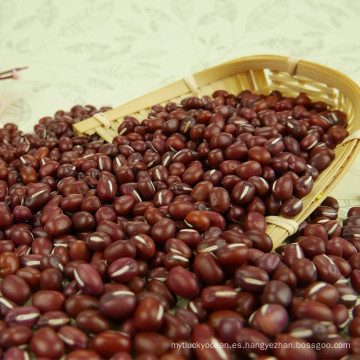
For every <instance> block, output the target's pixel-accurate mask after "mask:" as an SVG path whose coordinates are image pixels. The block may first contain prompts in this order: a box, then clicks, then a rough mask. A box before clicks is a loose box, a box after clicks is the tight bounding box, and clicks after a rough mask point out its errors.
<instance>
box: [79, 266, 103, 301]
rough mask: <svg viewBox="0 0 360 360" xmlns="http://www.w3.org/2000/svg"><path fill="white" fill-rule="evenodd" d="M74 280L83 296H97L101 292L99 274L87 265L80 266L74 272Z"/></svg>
mask: <svg viewBox="0 0 360 360" xmlns="http://www.w3.org/2000/svg"><path fill="white" fill-rule="evenodd" d="M74 278H75V281H76V284H77V286H78V287H79V289H81V290H82V291H83V293H84V294H89V295H99V294H101V293H102V291H103V282H102V279H101V277H100V275H99V273H98V272H97V271H96V270H95V269H94V268H93V267H92V266H91V265H89V264H80V265H78V266H77V267H76V268H75V270H74Z"/></svg>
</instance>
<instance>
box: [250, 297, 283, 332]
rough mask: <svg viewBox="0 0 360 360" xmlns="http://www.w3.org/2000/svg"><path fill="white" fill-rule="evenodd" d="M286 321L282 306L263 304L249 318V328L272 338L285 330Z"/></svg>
mask: <svg viewBox="0 0 360 360" xmlns="http://www.w3.org/2000/svg"><path fill="white" fill-rule="evenodd" d="M288 321H289V316H288V313H287V311H286V309H285V308H284V307H283V306H282V305H279V304H265V305H263V306H262V307H261V308H260V309H258V310H257V311H256V312H255V313H254V314H253V315H252V316H251V319H250V326H251V327H253V328H254V329H256V330H259V331H261V332H262V333H264V334H265V335H267V336H270V337H274V336H276V335H277V334H279V333H282V332H283V331H284V330H285V328H286V327H287V325H288Z"/></svg>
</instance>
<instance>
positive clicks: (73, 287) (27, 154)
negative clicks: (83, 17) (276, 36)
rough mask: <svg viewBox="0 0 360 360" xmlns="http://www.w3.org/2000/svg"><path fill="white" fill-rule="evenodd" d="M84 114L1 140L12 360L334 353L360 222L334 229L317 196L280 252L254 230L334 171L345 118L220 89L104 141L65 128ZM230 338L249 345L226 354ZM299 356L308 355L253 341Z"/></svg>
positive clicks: (2, 338)
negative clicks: (293, 239)
mask: <svg viewBox="0 0 360 360" xmlns="http://www.w3.org/2000/svg"><path fill="white" fill-rule="evenodd" d="M102 110H106V109H102ZM95 112H96V109H95V108H93V107H90V106H88V107H86V108H82V107H80V106H76V107H74V108H73V109H72V110H71V111H70V112H63V111H59V112H57V113H56V114H55V117H54V119H52V118H50V117H46V118H43V119H41V120H40V123H39V124H38V125H36V126H35V134H22V133H21V132H20V131H19V130H18V129H17V127H16V125H13V124H7V125H5V126H4V128H3V129H1V130H0V156H1V160H0V200H1V201H2V202H1V203H0V228H1V231H0V270H1V273H0V276H1V278H2V282H1V285H0V289H1V296H0V315H1V320H0V346H1V347H2V351H3V354H4V356H3V358H4V359H5V360H7V359H14V358H18V359H21V358H26V354H27V353H30V354H33V355H34V356H36V357H46V358H54V359H58V358H61V357H62V356H65V355H66V358H67V359H69V360H71V359H82V358H87V359H102V358H112V359H114V360H115V359H116V360H119V359H122V360H124V359H129V358H130V356H129V355H128V354H129V353H132V354H137V355H140V356H139V357H138V358H139V359H141V358H143V359H157V358H161V359H162V360H166V359H167V360H169V359H180V360H181V359H187V358H194V357H195V356H196V357H197V358H199V359H212V358H221V359H230V358H231V356H232V355H234V357H235V358H236V357H240V358H241V357H244V356H245V357H246V356H247V355H249V354H250V353H256V354H272V353H273V354H275V355H276V356H277V357H278V358H279V359H288V358H291V357H292V356H293V354H295V353H292V352H291V351H293V352H294V351H295V352H299V351H303V352H304V358H305V357H306V356H307V357H308V358H314V356H315V355H314V354H315V353H314V351H313V349H312V348H311V344H314V343H315V344H324V343H327V342H333V343H335V342H338V343H341V344H343V343H344V340H342V337H340V336H339V335H338V332H340V331H341V329H342V326H343V324H345V322H346V320H347V319H348V318H347V317H345V315H344V314H345V307H346V308H351V307H352V306H354V304H355V301H356V293H355V291H354V290H353V289H352V288H351V287H350V286H348V285H346V284H345V282H346V281H348V280H347V279H349V278H351V281H352V284H353V287H354V288H355V289H356V290H357V291H358V290H360V289H359V288H360V277H359V274H358V273H357V271H359V269H360V266H358V264H357V258H358V255H357V254H358V252H357V249H358V248H359V244H358V243H357V237H356V236H355V235H356V234H358V233H359V232H360V231H358V229H359V228H358V225H357V224H358V218H359V217H360V214H359V212H358V209H353V210H352V213H351V214H350V215H352V216H351V217H349V219H348V220H347V222H346V223H345V224H344V227H343V228H341V225H340V223H338V222H337V221H336V218H337V210H338V206H337V202H336V201H335V200H334V199H327V200H326V202H325V203H324V204H323V206H322V207H320V208H319V209H317V210H316V212H315V213H314V215H313V217H312V218H311V219H309V222H311V224H307V223H304V224H302V226H301V227H300V229H299V232H298V235H299V236H300V237H298V238H297V241H298V244H297V245H288V246H286V247H282V248H280V249H279V252H278V253H270V251H271V250H272V241H271V239H270V237H269V236H268V235H267V234H266V233H265V232H264V230H265V221H264V214H278V213H279V212H280V213H281V214H282V215H285V216H290V215H293V214H294V209H295V210H296V211H295V213H296V212H297V209H298V208H297V207H296V206H294V204H293V205H287V206H288V208H290V209H291V211H289V210H286V207H285V204H286V202H287V201H289V200H294V199H295V198H294V195H295V196H296V197H297V198H300V197H303V196H305V195H306V193H308V192H309V191H311V187H312V182H313V180H315V179H316V177H317V175H318V173H319V172H321V171H322V170H323V169H324V164H325V163H326V164H329V163H330V161H331V159H332V158H333V156H334V153H333V148H334V147H335V145H336V144H337V143H340V142H341V141H342V140H343V139H344V138H345V137H346V136H347V132H346V130H345V126H346V117H345V115H344V114H343V113H342V112H340V111H337V110H334V111H329V110H328V109H327V106H326V104H324V103H312V102H311V101H310V100H309V99H308V98H307V97H306V95H304V94H300V95H299V96H298V97H297V98H294V99H290V98H282V96H281V94H280V93H278V92H273V93H272V94H271V95H269V96H261V95H255V94H251V93H249V92H243V93H241V94H239V96H237V97H235V96H233V95H229V94H227V93H226V92H224V91H218V92H216V93H215V94H214V100H211V98H210V97H204V98H202V99H198V98H193V97H192V98H187V99H185V100H183V101H182V104H181V105H176V104H174V103H169V104H167V105H166V106H165V107H162V106H155V107H154V108H153V109H152V112H151V113H150V114H149V118H148V119H146V120H144V121H143V122H142V123H141V124H140V123H138V122H137V120H136V119H134V118H132V117H128V118H126V119H125V121H124V122H123V124H122V125H121V126H120V128H119V136H117V137H115V139H114V141H113V144H103V143H102V142H100V141H97V140H98V139H97V137H96V136H92V137H85V136H77V135H76V134H75V133H74V132H73V131H72V129H71V125H72V124H73V123H74V122H77V121H80V120H81V119H85V118H87V117H89V116H91V115H92V114H94V113H95ZM268 154H269V155H268ZM269 156H270V158H269ZM259 170H261V172H260V171H259ZM304 177H305V180H302V181H303V183H301V182H300V184H302V185H299V181H300V179H302V178H303V179H304ZM297 184H298V185H297ZM309 184H310V185H309ZM284 193H285V194H286V195H284ZM249 194H250V195H249ZM295 201H296V202H298V200H296V199H295ZM340 236H343V237H340ZM295 264H296V265H295ZM315 281H319V282H320V283H316V284H317V286H316V287H315V289H313V288H309V287H310V286H314V284H313V283H314V282H315ZM323 288H324V289H323ZM322 289H323V290H324V293H326V294H327V295H326V296H325V295H323V292H322ZM328 294H332V295H331V296H332V297H331V299H332V301H331V300H329V299H328V298H329V297H330V296H329V295H328ZM336 294H337V295H336ZM184 299H187V303H186V304H185V303H184ZM343 305H344V306H345V307H344V306H343ZM314 309H315V310H314ZM357 313H358V310H354V315H355V319H354V320H352V323H351V324H353V323H354V324H355V325H353V326H350V331H351V334H350V335H351V336H352V337H353V339H352V342H353V347H352V351H353V349H358V348H359V345H357V343H358V340H357V339H356V338H357V336H358V334H357V330H356V329H357V325H356V324H357V320H356V316H357V315H356V314H357ZM302 318H304V319H303V320H304V322H303V323H302V322H301V319H302ZM299 321H300V323H299ZM324 322H325V324H324ZM269 323H271V324H272V326H271V328H269V327H268V324H269ZM303 329H305V330H306V331H305V330H304V331H305V333H307V334H308V335H304V331H303ZM351 329H355V330H351ZM275 330H276V332H275ZM302 331H303V332H302ZM309 332H310V333H311V334H313V335H309ZM299 334H301V336H300V335H299ZM298 336H300V338H298ZM183 341H184V342H186V344H187V346H186V344H185V343H184V344H183V345H178V346H175V345H173V344H174V343H182V342H183ZM234 342H235V343H236V344H243V345H244V346H245V344H248V346H249V347H250V349H249V348H247V349H228V348H227V349H221V344H222V343H227V344H231V343H234ZM295 342H299V343H301V344H310V345H309V347H310V349H308V348H307V349H305V350H304V349H300V350H299V349H291V351H290V350H286V351H285V352H283V351H284V350H281V351H280V350H276V349H272V348H271V347H270V345H269V346H268V347H267V348H266V349H265V350H262V346H261V345H260V344H274V343H279V344H280V343H291V344H293V343H295ZM191 344H192V345H193V346H194V347H197V348H196V349H192V348H191ZM201 344H202V345H201ZM211 344H212V346H210V345H211ZM214 344H215V345H214ZM249 344H252V345H253V346H252V347H251V345H249ZM237 346H239V345H237ZM319 346H321V345H319ZM338 348H339V346H338ZM289 351H290V353H289ZM321 351H323V353H322V354H323V355H321V356H322V358H328V357H327V353H326V352H325V350H321ZM332 351H334V349H332ZM337 351H340V350H339V349H337ZM342 351H343V352H342V353H341V354H340V352H339V354H337V353H336V354H337V355H341V356H342V355H343V354H345V353H347V352H348V349H345V350H344V349H343V348H342ZM324 352H325V354H324ZM301 354H303V353H302V352H301ZM332 354H333V353H332ZM337 355H336V356H337Z"/></svg>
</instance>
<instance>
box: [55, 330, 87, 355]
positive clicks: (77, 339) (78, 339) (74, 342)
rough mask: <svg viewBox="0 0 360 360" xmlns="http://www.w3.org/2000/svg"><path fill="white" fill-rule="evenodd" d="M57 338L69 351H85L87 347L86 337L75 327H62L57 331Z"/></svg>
mask: <svg viewBox="0 0 360 360" xmlns="http://www.w3.org/2000/svg"><path fill="white" fill-rule="evenodd" d="M58 336H59V338H60V339H61V340H62V341H63V342H64V344H65V346H66V348H67V349H68V350H70V351H72V350H78V349H86V348H87V346H88V337H87V335H86V334H85V333H84V332H83V331H82V330H80V329H78V328H76V327H75V326H70V325H65V326H62V327H61V328H60V329H59V331H58Z"/></svg>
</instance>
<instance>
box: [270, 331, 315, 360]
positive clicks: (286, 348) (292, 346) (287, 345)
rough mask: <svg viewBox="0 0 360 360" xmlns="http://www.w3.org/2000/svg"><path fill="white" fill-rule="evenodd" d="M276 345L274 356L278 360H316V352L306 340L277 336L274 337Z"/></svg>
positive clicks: (283, 335) (284, 335)
mask: <svg viewBox="0 0 360 360" xmlns="http://www.w3.org/2000/svg"><path fill="white" fill-rule="evenodd" d="M274 341H275V343H276V344H278V346H277V348H276V349H274V354H275V356H276V357H277V358H278V359H279V360H285V359H309V360H310V359H311V360H315V359H316V352H315V350H314V349H312V348H311V346H310V343H308V342H307V341H306V340H304V339H301V338H297V337H294V336H291V335H288V334H278V335H277V336H276V337H275V340H274Z"/></svg>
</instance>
